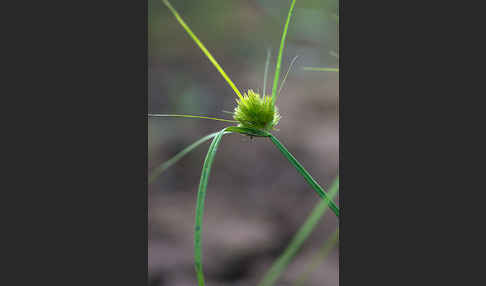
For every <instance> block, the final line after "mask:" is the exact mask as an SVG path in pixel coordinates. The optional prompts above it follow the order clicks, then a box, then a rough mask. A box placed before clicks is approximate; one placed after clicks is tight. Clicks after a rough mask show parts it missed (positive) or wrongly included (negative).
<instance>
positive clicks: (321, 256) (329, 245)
mask: <svg viewBox="0 0 486 286" xmlns="http://www.w3.org/2000/svg"><path fill="white" fill-rule="evenodd" d="M338 241H339V227H338V228H336V230H335V231H334V232H333V233H332V234H331V235H330V236H329V237H328V238H327V240H326V241H325V242H324V245H323V246H322V247H321V249H319V251H318V252H317V253H316V254H315V255H314V257H313V258H312V262H311V263H310V265H309V267H305V268H304V269H305V272H304V273H302V274H301V275H300V276H299V279H297V281H296V282H295V284H294V286H304V285H307V281H308V280H309V277H310V274H311V273H312V272H314V271H315V270H316V269H317V267H319V266H320V265H321V264H322V263H323V262H324V261H325V259H326V258H327V255H328V254H329V252H330V251H331V250H332V249H333V248H334V246H336V244H337V243H338Z"/></svg>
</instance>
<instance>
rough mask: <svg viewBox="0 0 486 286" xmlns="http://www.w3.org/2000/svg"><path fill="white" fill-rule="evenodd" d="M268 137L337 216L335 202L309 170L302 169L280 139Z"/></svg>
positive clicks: (337, 211)
mask: <svg viewBox="0 0 486 286" xmlns="http://www.w3.org/2000/svg"><path fill="white" fill-rule="evenodd" d="M269 137H270V140H272V142H273V144H275V146H277V148H278V149H279V150H280V152H281V153H282V154H283V155H284V156H285V158H287V160H289V162H290V163H291V164H292V165H293V166H294V167H295V169H297V171H298V172H299V173H300V174H301V175H302V177H304V179H305V180H306V181H307V183H308V184H309V185H310V186H311V187H312V189H313V190H314V191H315V192H316V193H317V194H318V195H319V196H320V197H321V198H322V199H323V200H324V201H326V202H327V204H328V206H329V208H330V209H331V210H332V211H333V212H334V214H335V215H336V216H337V217H339V208H338V207H337V206H336V204H335V203H334V202H333V201H332V200H330V199H329V197H328V195H327V194H326V192H324V190H323V189H322V187H321V186H320V185H319V184H318V183H317V182H316V180H314V178H312V176H311V175H310V174H309V172H307V171H306V170H305V169H304V167H303V166H302V165H301V164H300V163H299V161H297V159H295V157H294V156H292V154H290V152H289V151H288V150H287V148H285V146H283V145H282V143H280V141H278V139H277V138H276V137H275V136H273V135H272V134H270V136H269Z"/></svg>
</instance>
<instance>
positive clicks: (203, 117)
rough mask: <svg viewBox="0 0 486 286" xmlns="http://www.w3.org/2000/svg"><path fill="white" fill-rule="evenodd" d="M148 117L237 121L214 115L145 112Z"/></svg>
mask: <svg viewBox="0 0 486 286" xmlns="http://www.w3.org/2000/svg"><path fill="white" fill-rule="evenodd" d="M147 115H148V116H149V117H184V118H198V119H209V120H216V121H223V122H231V123H238V121H236V120H228V119H221V118H215V117H207V116H199V115H186V114H152V113H149V114H147Z"/></svg>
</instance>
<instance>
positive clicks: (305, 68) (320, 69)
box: [302, 67, 339, 72]
mask: <svg viewBox="0 0 486 286" xmlns="http://www.w3.org/2000/svg"><path fill="white" fill-rule="evenodd" d="M302 69H303V70H305V71H328V72H339V69H338V68H317V67H303V68H302Z"/></svg>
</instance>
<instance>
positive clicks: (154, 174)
mask: <svg viewBox="0 0 486 286" xmlns="http://www.w3.org/2000/svg"><path fill="white" fill-rule="evenodd" d="M218 133H219V132H214V133H211V134H209V135H206V136H204V137H202V138H201V139H199V140H197V141H196V142H194V143H192V144H191V145H189V146H187V147H186V148H184V149H183V150H182V151H180V152H179V153H177V154H176V155H175V156H174V157H172V158H170V159H169V160H167V161H165V162H164V163H162V164H160V165H159V166H157V167H156V168H155V169H154V170H153V171H152V173H151V174H150V176H149V178H148V182H149V184H151V183H153V181H155V179H157V178H158V177H159V176H160V175H161V174H162V173H163V172H164V171H165V170H167V169H168V168H169V167H171V166H172V165H174V164H175V163H177V162H178V161H179V160H180V159H182V157H184V156H185V155H186V154H187V153H189V152H191V151H192V150H194V149H195V148H196V147H198V146H199V145H201V144H203V143H204V142H206V141H208V140H209V139H211V138H214V137H215V136H216V135H218Z"/></svg>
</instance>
